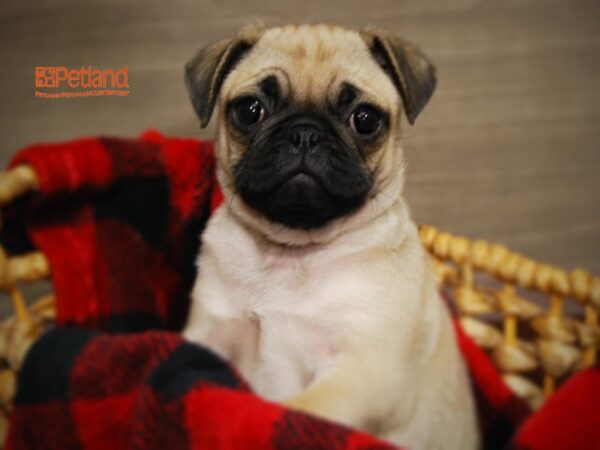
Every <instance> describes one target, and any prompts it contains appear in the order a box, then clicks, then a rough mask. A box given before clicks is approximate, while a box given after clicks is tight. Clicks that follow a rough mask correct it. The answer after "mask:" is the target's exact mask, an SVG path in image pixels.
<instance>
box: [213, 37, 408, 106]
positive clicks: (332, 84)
mask: <svg viewBox="0 0 600 450" xmlns="http://www.w3.org/2000/svg"><path fill="white" fill-rule="evenodd" d="M272 75H275V76H276V77H277V80H278V84H279V88H280V89H281V95H282V97H289V96H291V97H293V98H294V100H296V101H299V102H310V103H316V104H318V103H320V102H323V101H324V100H325V99H327V100H332V97H334V96H336V95H339V92H340V90H341V86H342V84H343V83H349V84H351V85H353V86H354V87H356V88H358V89H359V90H361V91H362V92H363V94H364V95H365V97H367V98H370V99H371V100H372V101H373V102H374V103H377V104H379V105H380V106H382V107H384V108H386V109H388V110H389V111H391V110H392V109H393V108H396V107H397V105H398V99H397V95H398V94H397V92H396V90H395V88H394V85H393V83H392V81H391V80H390V79H389V78H388V76H387V75H386V74H385V73H384V71H383V70H382V69H381V67H380V66H379V65H378V64H377V63H376V62H375V60H374V58H373V57H372V56H371V54H370V52H369V49H368V48H367V46H366V44H365V43H364V41H363V40H362V38H361V37H360V36H359V34H358V33H356V32H353V31H349V30H344V29H341V28H333V27H327V26H289V27H282V28H272V29H269V30H267V31H266V32H265V34H264V35H263V36H262V37H261V39H260V40H259V41H258V43H257V44H256V45H255V46H254V48H253V49H252V50H251V51H250V52H249V54H248V55H247V56H246V57H245V58H244V59H243V60H242V61H241V62H240V64H238V66H236V68H235V70H233V71H232V72H231V74H230V75H229V76H228V77H227V79H226V80H225V83H224V85H223V90H222V94H223V97H224V98H225V100H229V99H232V98H234V97H237V96H239V95H244V94H246V93H251V92H252V91H253V90H255V89H256V87H257V86H258V85H259V84H260V82H261V81H262V80H264V79H265V78H267V77H268V76H272Z"/></svg>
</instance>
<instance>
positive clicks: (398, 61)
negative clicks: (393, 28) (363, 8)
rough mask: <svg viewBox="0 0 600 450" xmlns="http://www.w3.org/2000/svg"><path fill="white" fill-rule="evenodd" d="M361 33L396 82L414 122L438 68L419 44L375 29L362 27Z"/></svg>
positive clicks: (433, 81) (434, 79)
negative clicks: (424, 53) (418, 46)
mask: <svg viewBox="0 0 600 450" xmlns="http://www.w3.org/2000/svg"><path fill="white" fill-rule="evenodd" d="M360 35H361V37H362V38H363V40H364V41H365V43H366V44H367V47H369V50H370V51H371V53H372V55H373V57H374V58H375V60H376V61H377V63H378V64H379V65H380V66H381V67H382V68H383V70H384V71H385V72H386V73H387V74H388V75H389V76H390V78H391V79H392V81H393V82H394V85H395V86H396V89H398V92H399V93H400V96H401V98H402V102H403V104H404V110H405V112H406V116H407V117H408V121H409V122H410V124H411V125H412V124H414V123H415V119H416V118H417V116H418V115H419V113H420V112H421V110H422V109H423V108H424V107H425V105H426V104H427V102H428V101H429V99H430V98H431V95H432V94H433V91H434V89H435V85H436V82H437V79H436V75H435V67H434V66H433V65H432V64H431V62H429V60H428V59H427V57H426V56H425V55H423V53H421V51H420V50H419V49H418V48H417V47H415V46H414V45H413V44H411V43H410V42H407V41H405V40H403V39H401V38H398V37H396V36H391V35H389V34H387V33H386V32H384V31H380V30H376V29H372V28H368V29H365V30H362V31H361V32H360Z"/></svg>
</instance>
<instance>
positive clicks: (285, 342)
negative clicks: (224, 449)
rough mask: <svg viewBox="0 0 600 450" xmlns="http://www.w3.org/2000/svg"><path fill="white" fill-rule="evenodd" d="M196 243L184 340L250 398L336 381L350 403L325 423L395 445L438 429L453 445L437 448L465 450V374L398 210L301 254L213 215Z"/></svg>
mask: <svg viewBox="0 0 600 450" xmlns="http://www.w3.org/2000/svg"><path fill="white" fill-rule="evenodd" d="M202 245H203V247H202V252H201V257H200V259H199V275H198V278H197V280H196V284H195V286H194V290H193V293H192V308H191V313H190V317H189V319H188V324H187V326H186V328H185V330H184V335H185V337H186V338H188V339H190V340H192V341H196V342H199V343H201V344H204V345H207V346H209V347H210V348H212V349H213V350H214V351H216V352H217V353H218V354H220V355H221V356H222V357H223V358H225V359H226V360H228V361H230V362H231V363H232V364H233V365H234V366H235V367H236V368H237V369H238V370H239V371H240V372H241V374H242V375H243V377H244V378H245V379H246V380H248V382H249V383H250V385H251V386H252V388H253V389H254V390H255V391H256V392H257V393H258V394H260V395H262V396H264V397H266V398H268V399H271V400H276V401H281V400H285V399H288V398H290V397H291V396H295V395H297V394H299V393H300V392H301V391H304V390H305V389H307V388H308V387H310V386H311V382H313V381H314V380H316V379H321V378H322V377H323V374H328V373H332V372H334V373H338V374H339V373H341V374H342V375H341V378H340V377H338V376H337V375H336V378H338V379H343V380H345V382H348V383H349V384H348V385H349V386H351V387H349V392H351V397H352V399H351V400H352V402H353V404H355V406H350V407H348V406H347V405H346V406H343V405H340V406H339V408H341V409H340V410H339V411H334V410H332V411H331V414H326V415H329V416H330V417H333V418H335V419H337V420H339V421H341V422H344V423H347V424H348V425H351V426H359V427H363V429H366V428H365V427H367V428H368V426H367V425H365V424H367V423H370V422H372V421H376V422H377V423H379V425H378V426H379V430H378V434H379V435H380V436H382V437H384V438H387V439H390V440H392V441H395V442H398V443H400V442H403V443H405V444H410V443H415V444H422V443H423V442H426V441H428V440H432V439H433V437H432V436H430V433H429V431H428V430H430V429H432V428H433V429H437V430H442V429H445V432H440V433H441V434H440V436H445V437H444V439H445V440H446V443H447V442H449V441H447V440H448V439H450V440H452V439H455V445H449V446H448V447H447V448H472V446H473V445H474V442H475V441H476V437H475V436H476V434H475V431H474V423H475V422H474V411H473V405H472V403H471V401H472V400H471V398H470V394H469V387H468V382H467V378H466V373H465V369H464V366H463V363H462V361H461V360H460V356H459V353H458V349H457V348H456V345H455V344H454V336H453V331H452V325H451V321H450V318H449V314H448V311H447V310H446V307H445V305H444V304H443V302H442V301H441V299H440V298H439V295H438V293H437V290H436V288H435V283H434V281H433V277H432V276H431V274H430V272H429V267H428V260H427V256H426V255H425V253H424V250H423V249H422V247H421V245H420V242H419V239H418V236H417V232H416V228H415V227H414V225H413V224H412V222H411V221H410V219H409V218H408V214H407V213H406V209H405V208H404V207H403V205H402V204H398V205H396V206H395V207H392V208H390V209H389V210H388V211H387V212H386V213H385V215H384V216H381V217H379V218H378V219H377V220H375V221H373V222H372V223H370V224H367V225H366V226H365V225H363V226H361V227H358V228H357V229H356V230H354V231H350V232H348V233H346V234H344V235H343V236H339V237H338V238H336V239H335V241H334V242H332V243H330V244H320V245H315V246H309V247H302V248H289V247H283V246H280V245H274V244H272V243H270V242H268V241H266V240H265V239H264V238H262V237H259V236H257V235H256V234H254V233H253V232H252V231H250V230H249V229H248V228H246V227H245V226H244V225H242V224H241V223H240V222H239V221H238V220H236V218H235V217H234V216H232V214H231V212H230V211H228V210H227V209H226V208H225V207H221V208H219V210H217V212H216V213H215V215H214V216H213V218H212V219H211V221H210V222H209V224H208V226H207V229H206V231H205V233H204V235H203V244H202ZM440 374H443V375H442V376H441V375H440ZM326 378H327V377H326ZM330 378H332V379H333V378H334V377H330ZM365 386H369V388H368V389H365ZM334 409H335V406H334ZM349 409H354V412H353V413H352V414H353V415H352V416H346V414H347V412H348V411H349ZM457 410H461V413H460V414H456V411H457ZM419 448H425V447H419Z"/></svg>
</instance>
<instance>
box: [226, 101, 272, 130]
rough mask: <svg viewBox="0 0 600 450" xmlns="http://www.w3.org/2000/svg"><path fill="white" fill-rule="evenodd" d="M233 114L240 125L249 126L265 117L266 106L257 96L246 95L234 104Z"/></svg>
mask: <svg viewBox="0 0 600 450" xmlns="http://www.w3.org/2000/svg"><path fill="white" fill-rule="evenodd" d="M233 116H234V119H235V121H236V122H237V123H238V124H239V125H242V126H244V127H249V126H251V125H256V124H257V123H259V122H260V121H261V120H263V119H264V118H265V108H264V106H263V104H262V103H261V102H260V100H259V99H257V98H256V97H244V98H241V99H240V100H238V101H237V102H235V104H234V105H233Z"/></svg>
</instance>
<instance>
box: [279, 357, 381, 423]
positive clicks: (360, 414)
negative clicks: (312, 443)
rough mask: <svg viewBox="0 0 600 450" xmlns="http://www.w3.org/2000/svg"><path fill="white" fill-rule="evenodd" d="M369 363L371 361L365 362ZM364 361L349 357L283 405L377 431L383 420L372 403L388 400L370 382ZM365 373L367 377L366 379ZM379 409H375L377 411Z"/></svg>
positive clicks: (376, 403)
mask: <svg viewBox="0 0 600 450" xmlns="http://www.w3.org/2000/svg"><path fill="white" fill-rule="evenodd" d="M366 364H367V365H368V364H369V363H366ZM368 369H369V368H368V367H367V366H365V362H364V361H363V362H362V363H360V364H359V362H358V358H356V359H354V360H347V361H346V362H345V363H344V364H339V365H336V366H334V367H332V368H330V369H329V370H328V371H326V372H324V373H323V374H321V375H320V376H318V377H317V378H315V380H314V381H313V382H312V383H311V384H310V385H309V386H308V387H307V388H306V389H305V390H303V391H302V392H300V393H299V394H297V395H295V396H293V397H291V398H288V399H287V400H285V401H284V402H283V404H284V405H286V406H288V407H290V408H293V409H296V410H300V411H303V412H306V413H310V414H314V415H316V416H320V417H324V418H327V419H330V420H334V421H336V422H339V423H342V424H344V425H347V426H350V427H353V428H357V429H360V430H363V431H366V432H369V433H377V432H378V431H380V430H379V424H380V421H379V420H378V419H379V418H378V417H376V416H375V414H374V413H373V412H372V411H373V410H374V409H373V408H372V406H374V405H375V406H378V404H379V406H381V405H380V403H382V402H383V401H385V400H384V399H382V398H380V397H379V396H378V395H377V394H376V393H374V392H373V390H372V385H369V381H368V380H373V378H369V374H365V371H368ZM365 376H366V377H367V378H365ZM376 409H377V408H375V410H376Z"/></svg>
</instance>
